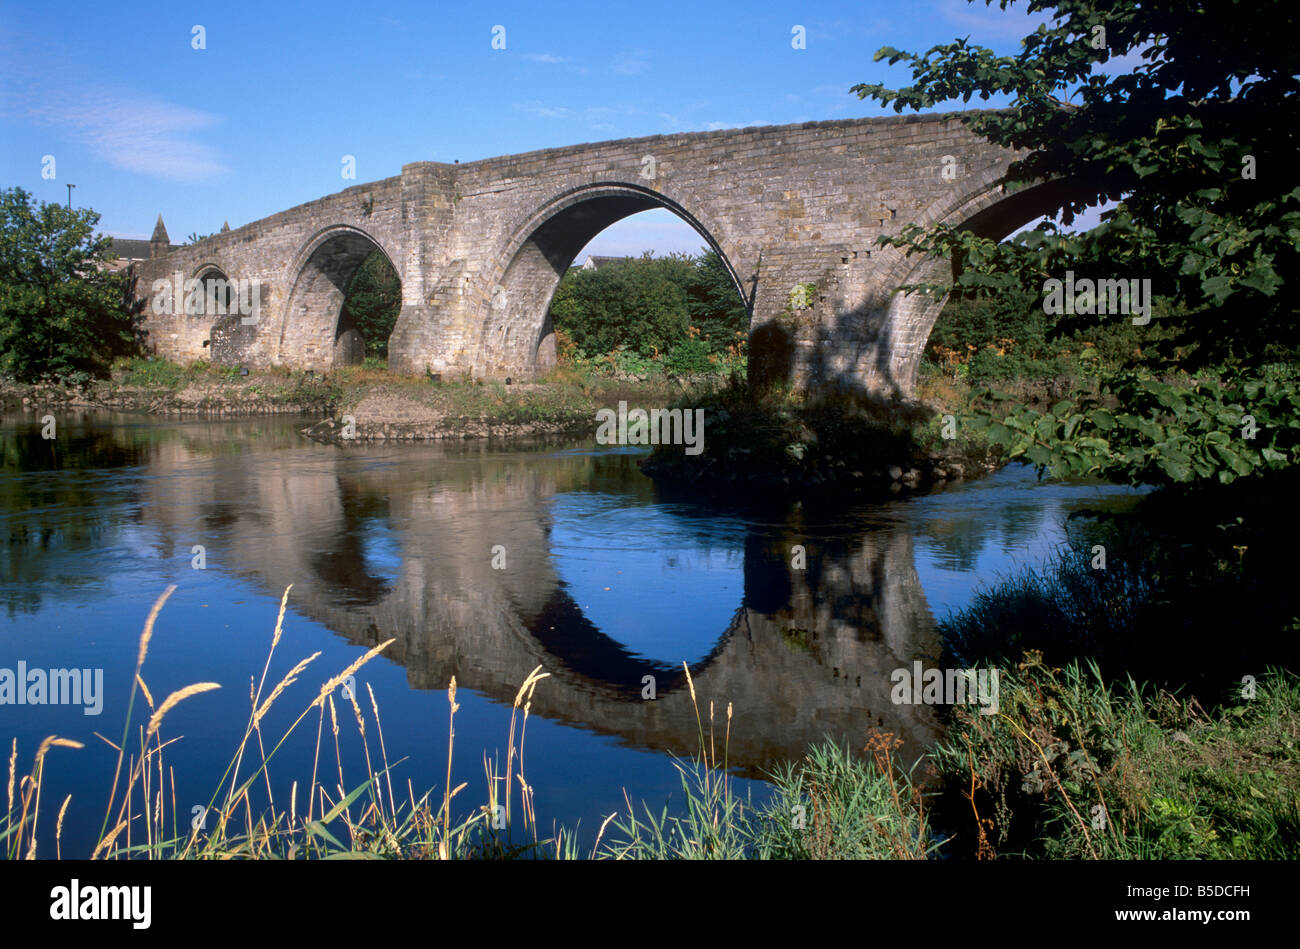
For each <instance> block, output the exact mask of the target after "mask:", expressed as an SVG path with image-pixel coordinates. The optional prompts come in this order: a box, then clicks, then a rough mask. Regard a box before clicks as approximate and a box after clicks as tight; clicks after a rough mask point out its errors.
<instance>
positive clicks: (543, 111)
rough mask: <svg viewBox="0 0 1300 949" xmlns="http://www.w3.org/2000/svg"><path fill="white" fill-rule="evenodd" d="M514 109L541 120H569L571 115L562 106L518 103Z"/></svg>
mask: <svg viewBox="0 0 1300 949" xmlns="http://www.w3.org/2000/svg"><path fill="white" fill-rule="evenodd" d="M514 108H515V110H516V111H518V112H527V113H528V114H529V115H535V116H537V118H539V119H567V118H568V117H569V114H570V113H569V110H568V109H567V108H566V107H564V106H562V105H561V106H550V105H544V104H542V103H541V102H516V103H515V104H514Z"/></svg>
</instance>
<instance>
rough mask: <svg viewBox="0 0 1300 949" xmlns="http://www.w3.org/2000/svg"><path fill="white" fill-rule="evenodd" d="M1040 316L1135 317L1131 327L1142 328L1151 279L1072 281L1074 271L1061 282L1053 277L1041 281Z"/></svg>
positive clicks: (1148, 310) (1147, 311)
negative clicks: (1041, 308)
mask: <svg viewBox="0 0 1300 949" xmlns="http://www.w3.org/2000/svg"><path fill="white" fill-rule="evenodd" d="M1043 312H1044V313H1048V314H1051V315H1053V316H1061V315H1063V314H1064V315H1066V316H1073V315H1074V314H1076V313H1078V314H1080V315H1084V316H1087V315H1093V314H1096V315H1099V316H1103V315H1109V316H1113V315H1115V314H1120V313H1122V314H1124V315H1125V316H1127V315H1129V314H1131V313H1135V314H1137V315H1136V316H1134V317H1133V325H1134V326H1146V325H1147V324H1148V323H1150V322H1151V279H1150V278H1149V277H1148V278H1145V279H1142V280H1091V279H1089V278H1087V277H1083V278H1081V279H1079V280H1075V279H1074V271H1073V270H1067V271H1066V272H1065V280H1064V282H1062V281H1060V280H1057V279H1056V278H1055V277H1051V278H1049V279H1047V280H1044V281H1043Z"/></svg>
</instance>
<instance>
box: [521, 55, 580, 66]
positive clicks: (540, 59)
mask: <svg viewBox="0 0 1300 949" xmlns="http://www.w3.org/2000/svg"><path fill="white" fill-rule="evenodd" d="M524 59H526V60H528V61H529V62H534V63H546V64H548V65H549V64H552V63H567V62H568V61H569V57H568V56H556V55H555V54H553V53H524Z"/></svg>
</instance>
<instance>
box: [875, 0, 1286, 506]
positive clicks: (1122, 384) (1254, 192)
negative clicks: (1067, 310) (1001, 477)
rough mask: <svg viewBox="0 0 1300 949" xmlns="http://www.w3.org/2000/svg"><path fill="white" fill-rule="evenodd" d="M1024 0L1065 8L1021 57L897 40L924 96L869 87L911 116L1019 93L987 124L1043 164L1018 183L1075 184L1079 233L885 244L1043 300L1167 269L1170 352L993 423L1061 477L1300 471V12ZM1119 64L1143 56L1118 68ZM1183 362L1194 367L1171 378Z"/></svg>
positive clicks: (978, 122) (906, 239) (994, 138)
mask: <svg viewBox="0 0 1300 949" xmlns="http://www.w3.org/2000/svg"><path fill="white" fill-rule="evenodd" d="M986 2H988V3H991V0H986ZM999 6H1000V7H1001V8H1002V9H1004V10H1005V9H1006V8H1007V7H1009V6H1011V2H1010V0H1001V2H1000V3H999ZM1025 6H1026V7H1027V9H1028V10H1029V11H1030V12H1033V13H1047V14H1050V24H1051V25H1050V26H1049V25H1048V24H1043V25H1041V26H1039V27H1038V29H1037V30H1036V31H1035V32H1034V33H1032V34H1030V35H1029V36H1027V37H1025V39H1024V40H1023V41H1022V43H1021V49H1020V52H1019V53H1018V54H1016V55H1014V56H998V55H996V54H995V53H994V52H993V51H992V50H990V49H987V48H985V47H980V46H974V45H972V44H971V43H970V42H969V40H968V39H960V40H957V41H955V42H953V43H949V44H945V45H940V46H935V47H933V48H932V49H930V50H929V51H927V52H926V53H924V54H914V53H905V52H900V51H898V50H895V49H892V48H889V47H885V48H883V49H881V50H880V51H878V52H877V53H876V59H877V60H880V59H888V60H889V62H890V63H891V64H893V63H897V62H900V61H901V62H905V63H907V64H909V65H910V66H911V69H912V85H910V86H908V87H906V88H903V89H898V90H895V89H888V88H886V87H885V86H883V85H880V84H862V85H858V86H855V87H854V91H855V92H857V93H858V95H859V96H861V97H863V98H873V99H876V100H878V101H879V102H881V103H883V104H888V105H892V106H893V108H894V109H895V111H902V110H903V109H904V108H910V109H916V110H920V109H924V108H928V107H931V106H934V105H937V104H939V103H942V102H946V101H950V100H953V99H961V100H962V101H964V102H968V101H969V100H970V99H971V97H972V96H976V97H979V98H981V99H985V100H987V99H989V98H991V97H993V96H995V95H1007V96H1010V97H1011V100H1012V101H1011V104H1010V106H1009V107H1007V108H1004V109H999V110H992V111H983V112H978V113H974V114H972V115H970V116H969V117H968V118H967V121H968V122H969V124H970V126H971V127H972V129H973V130H974V131H976V132H978V133H979V134H981V135H983V136H984V137H985V138H987V139H988V140H989V141H991V142H994V143H996V144H998V145H1003V146H1007V147H1012V148H1018V149H1024V150H1026V151H1027V153H1028V154H1027V155H1026V157H1024V158H1023V159H1021V160H1019V161H1017V162H1015V163H1014V164H1013V165H1012V166H1011V168H1010V170H1009V171H1008V174H1007V176H1006V179H1005V184H1006V186H1007V188H1008V190H1009V191H1010V190H1015V189H1018V188H1024V187H1030V186H1034V185H1037V184H1041V183H1042V182H1044V181H1047V180H1059V181H1061V182H1064V183H1065V184H1066V186H1067V187H1066V188H1065V189H1064V190H1063V191H1062V192H1061V197H1060V198H1059V200H1058V201H1057V202H1056V203H1057V207H1058V214H1057V217H1059V220H1060V225H1059V226H1058V225H1057V224H1056V223H1055V222H1053V221H1049V222H1046V223H1044V224H1041V225H1039V226H1038V227H1036V228H1034V229H1032V230H1030V231H1027V232H1025V233H1022V234H1020V235H1017V236H1016V237H1015V238H1014V239H1012V240H1009V241H1001V242H998V241H994V240H991V239H988V238H984V237H980V236H978V235H976V234H974V233H972V232H970V231H962V230H959V229H956V228H952V227H948V226H944V225H936V226H931V227H928V228H924V227H920V226H911V227H908V228H904V229H903V230H902V232H901V233H900V234H898V235H895V236H893V237H885V238H882V240H881V242H882V243H884V244H887V245H890V244H892V245H894V246H898V247H902V248H905V249H907V251H908V252H909V253H913V252H917V253H923V254H936V255H941V256H953V257H954V258H955V261H956V263H957V264H958V265H959V266H958V267H957V268H955V269H956V270H958V272H959V273H958V276H957V278H956V281H955V284H954V289H955V291H956V292H957V293H958V294H959V295H960V294H983V295H995V294H1000V293H1008V292H1014V291H1017V290H1025V289H1035V290H1039V291H1040V292H1041V288H1042V287H1043V285H1044V281H1045V280H1047V279H1049V278H1057V279H1060V278H1061V277H1062V276H1063V274H1064V271H1065V270H1067V269H1073V270H1074V271H1075V272H1076V273H1077V274H1080V275H1088V274H1098V275H1104V276H1109V277H1112V278H1130V277H1135V276H1136V277H1144V278H1150V279H1151V280H1152V284H1153V287H1154V289H1155V292H1157V293H1159V294H1162V295H1164V296H1167V297H1169V298H1170V300H1171V301H1172V302H1173V304H1174V307H1173V308H1172V309H1171V312H1176V313H1179V314H1185V317H1184V318H1182V319H1181V320H1180V321H1179V325H1178V327H1177V329H1178V333H1176V334H1167V335H1171V338H1170V339H1169V340H1168V345H1163V346H1156V347H1152V348H1151V350H1150V358H1149V364H1148V365H1146V366H1144V367H1139V368H1137V369H1133V370H1125V371H1120V372H1116V373H1113V374H1110V375H1106V376H1103V378H1102V380H1101V381H1102V391H1101V393H1100V394H1099V395H1097V396H1096V397H1093V396H1090V395H1088V394H1085V393H1083V392H1080V393H1076V395H1075V396H1074V397H1072V398H1070V399H1067V400H1063V401H1061V402H1059V403H1058V404H1057V405H1055V406H1053V407H1052V408H1051V410H1050V411H1046V412H1042V411H1038V410H1035V409H1032V408H1029V407H1027V406H1023V405H1022V406H1013V407H1012V408H1011V409H1010V410H1008V411H1006V412H1005V414H1002V413H996V414H986V415H984V416H982V417H981V418H979V419H976V420H973V421H974V422H975V424H983V425H984V426H986V427H987V429H988V431H989V433H990V434H991V436H992V437H993V438H994V440H995V441H998V442H1001V443H1002V444H1004V445H1005V446H1006V447H1008V448H1009V449H1010V452H1011V454H1012V455H1013V456H1019V455H1023V456H1025V457H1026V458H1028V459H1029V460H1030V461H1032V462H1035V463H1037V464H1041V465H1045V466H1047V467H1049V468H1051V469H1052V470H1054V471H1056V472H1058V473H1062V474H1065V473H1083V472H1096V473H1100V474H1103V475H1106V476H1111V477H1116V478H1124V479H1128V480H1131V481H1143V482H1157V483H1159V482H1182V481H1192V480H1197V479H1204V478H1210V477H1217V478H1218V479H1219V480H1221V481H1224V482H1227V481H1231V480H1233V479H1234V478H1237V477H1240V476H1243V475H1248V474H1252V473H1255V472H1258V471H1261V470H1263V469H1269V468H1280V467H1283V466H1285V465H1288V464H1291V463H1293V462H1294V460H1295V458H1296V454H1297V445H1298V444H1300V386H1297V367H1296V360H1295V355H1296V351H1297V324H1296V319H1295V316H1296V312H1295V310H1296V294H1295V291H1294V288H1287V287H1286V286H1285V282H1286V280H1287V279H1288V278H1290V279H1291V280H1292V281H1294V280H1295V279H1296V278H1295V277H1293V276H1291V275H1292V274H1295V273H1296V272H1297V270H1296V266H1297V264H1300V187H1296V185H1295V182H1294V179H1293V178H1292V173H1291V166H1292V163H1293V161H1294V156H1295V154H1296V146H1297V136H1298V135H1300V131H1298V128H1300V124H1298V123H1297V114H1296V112H1297V110H1296V91H1297V82H1298V80H1297V72H1300V52H1298V51H1297V48H1296V46H1295V44H1294V42H1293V39H1292V38H1293V37H1294V36H1295V34H1296V29H1297V27H1298V26H1300V22H1298V8H1296V7H1295V5H1294V4H1291V3H1289V2H1287V0H1260V2H1257V3H1254V4H1251V5H1250V7H1249V8H1247V7H1246V6H1245V5H1243V4H1241V3H1237V2H1233V0H1196V2H1173V0H1141V2H1138V0H1063V2H1046V0H1029V2H1028V3H1027V4H1025ZM1118 57H1128V58H1130V59H1132V60H1134V61H1137V65H1135V66H1134V67H1133V68H1132V69H1129V70H1127V71H1122V72H1121V71H1116V70H1115V69H1114V63H1113V60H1115V59H1116V58H1118ZM1108 63H1109V64H1110V65H1109V66H1108V65H1107V64H1108ZM1099 66H1101V67H1104V68H1102V69H1098V68H1097V67H1099ZM1076 97H1077V99H1078V102H1077V103H1074V102H1071V101H1070V100H1073V99H1075V98H1076ZM1106 202H1115V203H1116V205H1117V206H1116V207H1115V208H1114V209H1113V210H1110V211H1107V212H1105V213H1103V215H1102V223H1101V225H1100V226H1098V227H1096V228H1094V229H1093V230H1091V231H1088V232H1084V233H1077V232H1073V231H1069V230H1066V228H1068V227H1069V226H1070V225H1071V224H1072V223H1073V221H1074V218H1075V216H1076V215H1078V214H1079V213H1080V212H1082V211H1083V210H1085V209H1087V208H1091V207H1096V206H1099V205H1101V204H1103V203H1106ZM909 289H910V290H912V291H923V292H938V291H940V290H941V289H944V288H940V287H937V286H935V285H917V286H915V287H911V288H909ZM1288 289H1291V292H1287V290H1288ZM1076 319H1077V320H1078V321H1087V320H1088V319H1089V318H1087V317H1080V318H1076ZM1176 370H1187V372H1188V373H1190V375H1185V376H1183V377H1181V378H1178V379H1174V380H1173V381H1174V382H1175V383H1176V384H1170V373H1171V372H1175V371H1176ZM1175 374H1176V373H1175Z"/></svg>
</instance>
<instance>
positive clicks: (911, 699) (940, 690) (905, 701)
mask: <svg viewBox="0 0 1300 949" xmlns="http://www.w3.org/2000/svg"><path fill="white" fill-rule="evenodd" d="M889 681H890V682H892V683H893V684H894V687H893V688H892V689H891V690H890V692H889V698H890V700H891V701H892V702H893V703H894V704H895V705H979V707H980V714H981V715H996V714H997V713H998V670H996V669H938V668H935V669H923V668H922V666H921V663H920V661H919V660H918V661H916V662H914V663H912V668H911V669H907V668H901V669H895V670H894V671H893V672H891V673H890V674H889Z"/></svg>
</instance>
